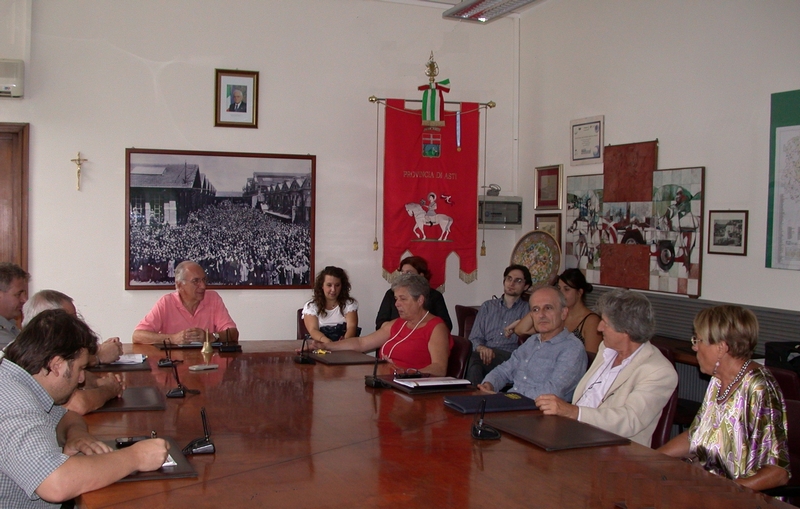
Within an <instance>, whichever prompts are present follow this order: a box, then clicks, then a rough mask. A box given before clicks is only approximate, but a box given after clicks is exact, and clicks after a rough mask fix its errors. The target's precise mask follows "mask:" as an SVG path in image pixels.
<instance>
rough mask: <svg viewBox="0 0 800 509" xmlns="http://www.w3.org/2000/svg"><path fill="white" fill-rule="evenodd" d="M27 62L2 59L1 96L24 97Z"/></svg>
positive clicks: (0, 73) (0, 67) (0, 60)
mask: <svg viewBox="0 0 800 509" xmlns="http://www.w3.org/2000/svg"><path fill="white" fill-rule="evenodd" d="M24 82H25V62H23V61H22V60H9V59H0V97H22V94H23V89H24Z"/></svg>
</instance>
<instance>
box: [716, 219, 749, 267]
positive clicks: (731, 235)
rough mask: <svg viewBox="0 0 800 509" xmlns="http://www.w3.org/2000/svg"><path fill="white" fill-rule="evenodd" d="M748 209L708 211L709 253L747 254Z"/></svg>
mask: <svg viewBox="0 0 800 509" xmlns="http://www.w3.org/2000/svg"><path fill="white" fill-rule="evenodd" d="M747 212H748V211H747V210H710V211H709V212H708V224H709V227H710V230H711V231H710V232H709V235H708V254H725V255H738V256H747V230H748V224H747Z"/></svg>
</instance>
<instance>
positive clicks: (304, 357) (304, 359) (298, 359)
mask: <svg viewBox="0 0 800 509" xmlns="http://www.w3.org/2000/svg"><path fill="white" fill-rule="evenodd" d="M307 340H308V335H306V336H304V337H303V344H302V345H301V346H300V355H295V357H294V362H295V364H316V363H317V361H315V360H314V359H312V358H311V357H309V356H308V351H306V341H307Z"/></svg>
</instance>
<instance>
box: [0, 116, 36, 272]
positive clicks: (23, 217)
mask: <svg viewBox="0 0 800 509" xmlns="http://www.w3.org/2000/svg"><path fill="white" fill-rule="evenodd" d="M28 126H29V124H11V123H0V262H13V263H16V264H17V265H19V266H20V267H22V268H23V269H25V270H28Z"/></svg>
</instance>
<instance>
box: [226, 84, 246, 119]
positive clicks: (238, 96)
mask: <svg viewBox="0 0 800 509" xmlns="http://www.w3.org/2000/svg"><path fill="white" fill-rule="evenodd" d="M242 99H244V95H243V94H242V91H241V90H239V89H236V90H234V91H233V102H232V103H231V105H230V106H229V107H228V111H235V112H240V113H245V112H246V111H247V103H246V102H242Z"/></svg>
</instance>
